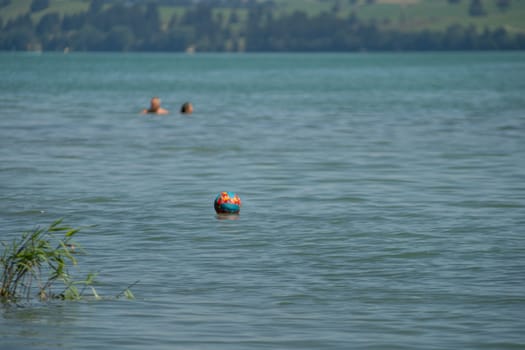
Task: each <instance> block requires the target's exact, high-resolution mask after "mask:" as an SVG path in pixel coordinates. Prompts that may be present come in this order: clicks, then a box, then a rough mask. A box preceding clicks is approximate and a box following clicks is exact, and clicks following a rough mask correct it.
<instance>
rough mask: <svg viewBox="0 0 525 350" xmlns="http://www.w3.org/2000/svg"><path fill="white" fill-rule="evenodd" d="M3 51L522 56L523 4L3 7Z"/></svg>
mask: <svg viewBox="0 0 525 350" xmlns="http://www.w3.org/2000/svg"><path fill="white" fill-rule="evenodd" d="M0 13H1V16H0V28H1V32H0V50H4V51H12V50H18V51H24V50H36V51H168V52H183V51H188V52H193V51H197V52H237V51H239V52H243V51H247V52H260V51H337V52H339V51H341V52H352V51H429V50H434V51H436V50H523V49H525V21H524V20H523V19H525V18H524V17H525V0H514V1H511V0H442V1H441V0H440V1H430V0H309V1H306V0H266V1H264V0H200V1H198V0H149V1H147V0H134V1H133V0H0Z"/></svg>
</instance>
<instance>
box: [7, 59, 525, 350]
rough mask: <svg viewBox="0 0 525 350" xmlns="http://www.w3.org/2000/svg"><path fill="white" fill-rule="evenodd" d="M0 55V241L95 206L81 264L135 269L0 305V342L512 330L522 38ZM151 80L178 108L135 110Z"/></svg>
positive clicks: (472, 336) (522, 118)
mask: <svg viewBox="0 0 525 350" xmlns="http://www.w3.org/2000/svg"><path fill="white" fill-rule="evenodd" d="M0 76H1V77H2V79H0V107H1V112H0V235H1V236H0V238H1V240H3V241H5V240H10V239H12V238H14V237H16V236H18V235H19V234H20V233H21V232H22V231H24V230H29V229H31V228H34V227H35V226H37V225H40V226H45V225H48V224H50V223H51V222H53V221H54V220H55V219H57V218H59V217H64V219H65V222H66V223H67V224H70V225H72V226H75V227H77V226H89V225H96V226H93V227H87V228H85V229H84V230H83V231H81V233H80V234H79V236H78V237H77V241H78V242H79V243H80V244H81V245H82V246H83V247H84V249H85V250H86V251H87V253H88V254H87V255H85V256H79V267H78V268H76V269H75V270H73V273H74V274H75V275H78V276H79V277H81V276H82V275H83V274H84V273H85V272H88V271H99V277H98V283H97V290H98V292H99V294H101V295H104V296H113V295H116V294H118V293H119V292H120V291H121V290H122V289H123V288H125V287H126V286H127V285H128V284H130V283H133V282H134V281H136V280H139V281H140V282H139V283H138V284H137V285H135V286H134V287H133V288H132V291H133V293H134V295H135V296H136V299H135V300H131V301H128V300H122V299H119V300H114V299H113V298H108V299H107V300H102V301H93V300H84V301H80V302H55V303H51V304H39V303H34V304H32V305H24V306H21V307H15V306H0V348H2V349H41V348H49V349H51V348H54V349H57V348H58V349H59V348H64V349H99V348H126V349H144V348H148V349H151V350H153V349H225V350H226V349H228V350H230V349H451V348H456V349H517V348H525V335H523V329H525V317H524V315H525V294H524V291H525V229H524V227H525V99H524V93H525V54H524V53H474V54H470V53H469V54H464V53H447V54H353V55H346V54H334V55H332V54H294V55H288V54H282V55H278V54H253V55H248V54H246V55H226V54H224V55H194V56H187V55H170V54H70V55H58V54H43V55H35V54H21V53H4V54H0ZM154 95H157V96H160V97H161V98H162V100H163V106H164V107H165V108H168V109H169V110H171V111H172V113H171V114H170V115H168V116H158V117H156V116H142V115H140V114H139V113H138V112H139V111H140V110H141V109H143V108H145V107H147V105H148V102H149V98H150V97H151V96H154ZM185 101H191V102H192V103H193V104H194V107H195V113H194V114H193V115H191V116H183V115H180V114H178V113H177V110H178V108H179V107H180V105H181V104H182V103H183V102H185ZM220 191H234V192H236V193H238V194H239V195H240V196H241V198H242V200H243V207H242V210H241V214H240V216H239V218H238V220H220V219H219V218H217V216H216V215H215V213H214V210H213V199H214V198H215V196H216V195H217V193H218V192H220Z"/></svg>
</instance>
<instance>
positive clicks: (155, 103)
mask: <svg viewBox="0 0 525 350" xmlns="http://www.w3.org/2000/svg"><path fill="white" fill-rule="evenodd" d="M159 108H160V98H158V97H157V96H155V97H152V98H151V101H150V111H157V110H158V109H159Z"/></svg>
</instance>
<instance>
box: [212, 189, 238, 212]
mask: <svg viewBox="0 0 525 350" xmlns="http://www.w3.org/2000/svg"><path fill="white" fill-rule="evenodd" d="M213 206H214V207H215V211H216V212H217V213H218V214H237V213H238V212H239V211H240V210H241V198H240V197H239V196H238V195H237V194H235V193H233V192H221V193H219V194H218V195H217V197H216V198H215V201H214V202H213Z"/></svg>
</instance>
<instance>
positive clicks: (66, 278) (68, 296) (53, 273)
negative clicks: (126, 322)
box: [0, 219, 133, 303]
mask: <svg viewBox="0 0 525 350" xmlns="http://www.w3.org/2000/svg"><path fill="white" fill-rule="evenodd" d="M61 224H62V220H61V219H60V220H57V221H55V222H54V223H52V224H51V225H50V226H49V227H48V228H45V229H43V228H36V229H34V230H33V231H31V232H25V233H23V234H22V236H21V238H19V239H15V240H13V241H12V242H11V243H10V244H8V243H5V242H2V245H3V247H4V251H3V254H2V256H1V257H0V268H1V276H0V301H2V302H4V303H18V302H20V301H23V300H25V301H28V302H29V301H31V300H33V299H34V298H37V299H38V300H40V301H49V300H53V299H55V300H56V299H59V300H79V299H81V298H82V297H83V295H84V291H85V290H86V289H89V290H91V292H92V296H93V297H94V298H95V299H100V296H99V295H98V293H97V291H96V290H95V288H94V287H93V282H94V279H95V277H96V274H94V273H89V274H88V275H87V277H86V278H85V279H84V280H80V281H77V280H75V279H74V278H73V276H72V275H71V274H70V273H69V267H70V266H74V265H77V259H76V258H75V255H76V254H77V253H79V252H81V248H80V247H79V246H78V245H77V244H76V243H74V242H73V237H74V236H75V234H76V233H78V232H79V231H80V229H78V228H77V229H75V228H72V227H69V226H62V225H61ZM57 234H63V237H62V238H57V237H56V235H57ZM79 286H80V287H82V289H81V290H79V288H78V287H79ZM121 294H123V295H125V296H126V297H128V298H132V297H133V295H132V294H131V292H130V291H129V288H126V289H125V291H124V292H123V293H121ZM119 296H120V295H119ZM117 297H118V296H117Z"/></svg>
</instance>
